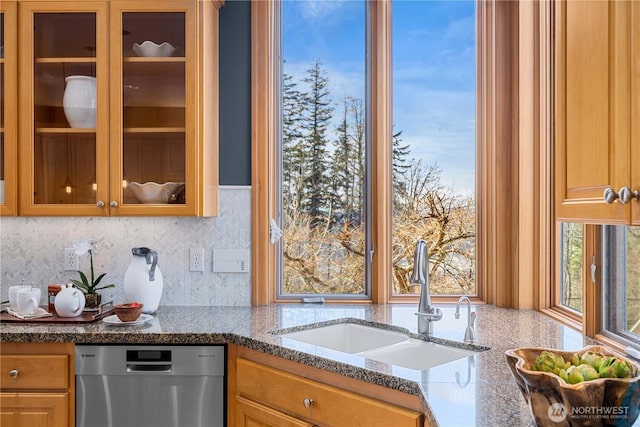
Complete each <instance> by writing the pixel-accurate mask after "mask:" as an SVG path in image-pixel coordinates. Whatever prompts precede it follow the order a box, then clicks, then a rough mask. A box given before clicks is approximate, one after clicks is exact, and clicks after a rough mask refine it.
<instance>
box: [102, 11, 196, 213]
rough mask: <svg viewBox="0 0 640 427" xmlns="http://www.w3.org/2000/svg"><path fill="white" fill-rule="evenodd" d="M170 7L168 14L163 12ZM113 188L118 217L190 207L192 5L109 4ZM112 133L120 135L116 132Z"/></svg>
mask: <svg viewBox="0 0 640 427" xmlns="http://www.w3.org/2000/svg"><path fill="white" fill-rule="evenodd" d="M167 5H168V6H169V7H166V6H167ZM111 10H112V21H111V22H112V28H111V34H112V39H111V45H112V47H117V49H114V51H113V52H112V56H111V62H112V70H114V71H115V70H117V72H115V73H114V76H113V78H112V81H111V84H112V86H111V98H112V103H113V110H112V111H113V112H112V115H111V129H112V135H111V143H112V159H113V163H112V167H111V185H112V188H113V189H114V191H116V192H117V193H118V199H119V200H121V205H120V207H119V208H118V209H119V210H120V212H123V213H127V214H135V213H137V212H139V211H142V210H146V209H149V208H150V207H153V209H154V210H155V211H156V212H159V213H161V214H165V213H166V214H176V215H179V214H182V213H187V212H190V211H192V209H193V206H195V203H196V200H194V199H195V197H196V196H195V191H194V185H195V176H194V173H195V170H196V164H195V159H196V156H195V153H196V145H195V144H196V140H197V134H196V129H197V127H196V124H197V121H196V116H197V110H196V105H197V101H198V98H197V95H196V91H195V87H196V84H197V82H196V79H195V77H196V76H197V72H196V69H195V67H196V61H195V57H196V55H195V52H196V46H195V40H196V37H195V35H196V34H195V32H194V31H195V30H194V29H195V28H196V24H195V3H192V2H170V3H163V4H162V9H158V8H157V7H154V6H153V4H149V3H147V2H113V3H112V9H111ZM115 129H119V131H118V132H117V133H116V132H115Z"/></svg>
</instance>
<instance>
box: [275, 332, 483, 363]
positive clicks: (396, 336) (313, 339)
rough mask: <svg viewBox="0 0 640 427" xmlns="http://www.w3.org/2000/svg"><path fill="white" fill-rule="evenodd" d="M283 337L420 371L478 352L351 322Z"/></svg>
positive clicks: (290, 333) (288, 334)
mask: <svg viewBox="0 0 640 427" xmlns="http://www.w3.org/2000/svg"><path fill="white" fill-rule="evenodd" d="M281 336H282V337H283V338H288V339H292V340H295V341H300V342H304V343H307V344H311V345H315V346H318V347H323V348H328V349H331V350H337V351H341V352H343V353H350V354H354V355H358V356H362V357H365V358H367V359H371V360H375V361H378V362H383V363H388V364H391V365H395V366H401V367H404V368H408V369H414V370H419V371H422V370H425V369H429V368H432V367H434V366H437V365H441V364H443V363H448V362H451V361H454V360H457V359H461V358H464V357H467V356H472V355H474V354H476V353H478V351H476V350H468V349H464V348H458V347H453V346H449V345H445V344H439V343H435V342H431V341H423V340H421V339H416V338H411V337H409V336H408V335H406V334H404V333H402V332H398V331H392V330H388V329H382V328H378V327H375V326H367V325H361V324H358V323H348V322H347V323H337V324H333V325H329V326H320V327H317V328H312V329H306V330H303V331H296V332H289V333H285V334H282V335H281Z"/></svg>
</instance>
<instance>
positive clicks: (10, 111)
mask: <svg viewBox="0 0 640 427" xmlns="http://www.w3.org/2000/svg"><path fill="white" fill-rule="evenodd" d="M16 10H17V5H16V2H14V1H2V2H0V46H2V52H1V53H0V215H3V216H4V215H16V214H17V213H18V193H17V192H18V179H17V178H18V165H17V161H18V122H17V116H18V114H17V109H18V105H17V104H18V103H17V99H18V98H17V91H16V87H17V84H16V79H17V71H18V69H17V64H18V61H17V44H16V43H17V27H18V22H17V18H16Z"/></svg>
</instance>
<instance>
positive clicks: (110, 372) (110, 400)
mask: <svg viewBox="0 0 640 427" xmlns="http://www.w3.org/2000/svg"><path fill="white" fill-rule="evenodd" d="M75 366H76V368H75V373H76V426H77V427H147V426H148V427H165V426H166V427H204V426H207V427H223V426H224V424H225V406H226V405H225V402H226V399H225V387H226V386H225V378H224V373H225V349H224V346H153V345H144V346H123V345H80V344H78V345H76V355H75Z"/></svg>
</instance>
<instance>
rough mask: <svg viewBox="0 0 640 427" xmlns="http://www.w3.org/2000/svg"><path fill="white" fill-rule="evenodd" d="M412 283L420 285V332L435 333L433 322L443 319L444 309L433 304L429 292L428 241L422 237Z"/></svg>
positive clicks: (415, 256) (415, 258)
mask: <svg viewBox="0 0 640 427" xmlns="http://www.w3.org/2000/svg"><path fill="white" fill-rule="evenodd" d="M409 281H410V283H411V284H414V285H420V303H419V304H418V312H417V313H416V314H417V315H418V333H421V334H427V336H431V335H432V334H433V325H432V324H431V322H435V321H437V320H440V319H442V311H441V310H440V309H439V308H436V307H432V306H431V294H430V292H429V253H428V250H427V243H426V242H425V241H424V240H422V239H420V240H418V243H416V249H415V252H414V253H413V273H411V278H410V279H409Z"/></svg>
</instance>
